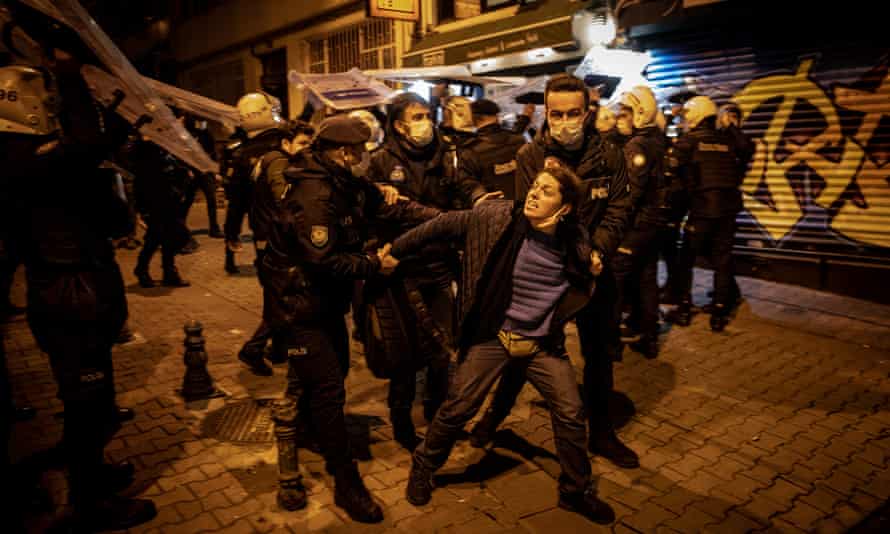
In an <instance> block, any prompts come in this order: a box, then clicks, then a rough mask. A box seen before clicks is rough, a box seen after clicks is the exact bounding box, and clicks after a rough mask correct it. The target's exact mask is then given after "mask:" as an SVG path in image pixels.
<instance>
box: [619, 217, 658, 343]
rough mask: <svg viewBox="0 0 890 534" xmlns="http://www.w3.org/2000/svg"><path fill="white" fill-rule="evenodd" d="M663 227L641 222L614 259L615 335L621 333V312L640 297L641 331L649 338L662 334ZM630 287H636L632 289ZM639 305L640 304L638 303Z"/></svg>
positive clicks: (622, 244)
mask: <svg viewBox="0 0 890 534" xmlns="http://www.w3.org/2000/svg"><path fill="white" fill-rule="evenodd" d="M660 232H661V228H659V227H658V226H655V225H640V227H639V228H632V229H631V230H630V231H629V232H628V233H627V235H626V236H625V237H624V240H623V241H622V242H621V246H620V247H618V251H617V253H616V254H615V256H614V258H613V260H612V271H613V272H614V274H615V282H616V288H617V292H616V298H615V304H614V310H613V312H612V335H613V336H618V337H620V335H619V328H618V327H619V325H620V323H621V312H622V310H623V307H624V304H625V302H627V301H633V300H638V302H639V306H638V310H639V316H638V317H637V321H638V324H637V326H638V327H639V331H640V334H642V336H643V337H646V338H650V339H651V338H654V337H656V336H657V335H658V253H659V249H660V246H661V244H660V242H659V234H660ZM629 287H634V288H636V290H635V291H628V288H629ZM635 307H636V306H635Z"/></svg>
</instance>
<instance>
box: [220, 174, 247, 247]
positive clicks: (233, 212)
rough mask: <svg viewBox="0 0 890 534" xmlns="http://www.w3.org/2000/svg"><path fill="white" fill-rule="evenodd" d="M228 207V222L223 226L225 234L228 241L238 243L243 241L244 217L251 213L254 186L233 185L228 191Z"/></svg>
mask: <svg viewBox="0 0 890 534" xmlns="http://www.w3.org/2000/svg"><path fill="white" fill-rule="evenodd" d="M226 197H227V198H228V201H229V203H228V206H227V207H226V220H225V223H224V224H223V233H225V234H226V241H238V240H240V239H241V226H242V225H243V224H244V217H245V216H247V215H248V214H249V213H250V203H251V202H252V199H253V185H252V184H246V185H245V184H240V185H231V186H229V189H228V191H227V194H226Z"/></svg>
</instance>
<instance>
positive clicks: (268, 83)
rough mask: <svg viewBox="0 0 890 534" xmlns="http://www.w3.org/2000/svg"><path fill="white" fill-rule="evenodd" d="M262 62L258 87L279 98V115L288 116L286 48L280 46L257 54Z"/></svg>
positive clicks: (286, 117) (287, 117)
mask: <svg viewBox="0 0 890 534" xmlns="http://www.w3.org/2000/svg"><path fill="white" fill-rule="evenodd" d="M259 59H260V62H262V64H263V74H262V75H261V76H260V87H261V88H262V89H263V91H265V92H267V93H269V94H270V95H272V96H275V97H277V98H278V99H279V100H281V116H282V117H284V118H285V119H289V118H290V113H289V112H288V98H287V49H285V48H281V49H279V50H275V51H273V52H269V53H266V54H262V55H260V56H259Z"/></svg>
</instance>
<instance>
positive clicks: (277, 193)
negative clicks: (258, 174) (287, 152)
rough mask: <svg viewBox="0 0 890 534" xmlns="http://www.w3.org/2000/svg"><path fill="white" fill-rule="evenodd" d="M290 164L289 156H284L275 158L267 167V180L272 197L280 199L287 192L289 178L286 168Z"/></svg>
mask: <svg viewBox="0 0 890 534" xmlns="http://www.w3.org/2000/svg"><path fill="white" fill-rule="evenodd" d="M288 165H289V162H288V160H287V158H285V157H284V156H281V157H278V158H275V159H273V160H272V162H271V163H269V166H268V167H267V168H266V180H267V181H268V183H269V190H270V191H272V198H274V199H275V201H276V202H277V201H280V200H281V199H282V198H284V194H285V192H287V183H288V182H287V178H286V177H285V176H284V169H286V168H287V167H288Z"/></svg>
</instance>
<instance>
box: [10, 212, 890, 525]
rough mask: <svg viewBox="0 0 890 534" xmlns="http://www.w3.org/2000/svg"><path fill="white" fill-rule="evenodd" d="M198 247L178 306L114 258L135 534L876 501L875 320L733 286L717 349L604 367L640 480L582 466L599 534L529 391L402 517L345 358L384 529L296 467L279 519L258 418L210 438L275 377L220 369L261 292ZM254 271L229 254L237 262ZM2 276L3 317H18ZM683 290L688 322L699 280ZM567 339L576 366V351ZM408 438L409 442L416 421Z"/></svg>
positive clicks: (402, 475)
mask: <svg viewBox="0 0 890 534" xmlns="http://www.w3.org/2000/svg"><path fill="white" fill-rule="evenodd" d="M202 212H203V206H197V207H196V209H195V210H193V222H194V224H193V227H196V228H202V227H203V225H204V224H206V222H205V221H206V219H204V218H203V213H202ZM197 238H198V241H199V242H200V243H201V248H200V249H199V250H198V252H196V253H194V254H192V255H189V256H184V257H180V259H179V260H178V263H179V265H180V270H181V271H182V273H183V274H184V275H185V276H186V277H187V278H189V279H190V280H191V282H192V287H190V288H185V289H176V290H168V289H161V288H159V289H151V290H143V289H140V288H139V287H138V286H137V285H136V281H135V277H134V276H133V275H132V269H133V266H134V262H135V256H136V252H135V251H121V253H120V254H119V259H120V263H121V265H122V268H123V271H124V275H125V280H126V283H127V286H128V287H127V289H128V298H129V303H130V314H131V320H130V325H131V327H132V329H133V330H134V331H135V332H136V340H135V341H133V342H130V343H128V344H126V345H123V346H119V347H118V348H117V349H116V350H115V369H116V373H117V383H118V392H119V393H118V400H119V403H120V404H121V405H122V406H129V407H132V408H134V409H135V410H136V412H137V415H136V418H135V420H134V421H132V422H130V423H127V424H126V425H125V426H124V428H123V429H122V430H121V431H120V432H119V433H118V434H117V436H116V437H115V439H114V440H113V441H112V442H111V444H110V446H109V447H108V449H107V453H108V456H110V457H111V458H112V459H114V460H125V459H127V460H130V461H132V462H133V463H135V464H136V466H137V473H138V474H137V481H136V483H135V484H134V485H133V486H132V488H131V489H130V490H129V491H128V493H129V494H131V495H140V496H145V497H150V498H152V499H154V501H155V502H156V504H157V505H158V509H159V515H158V517H157V518H156V519H155V520H154V521H152V522H151V523H149V524H147V525H144V526H143V527H140V528H139V529H137V531H139V532H177V533H191V532H199V531H205V530H206V531H218V532H254V531H257V532H306V531H321V530H324V531H327V532H371V531H373V532H378V531H386V532H432V531H442V532H462V533H476V532H504V531H506V532H525V531H530V532H548V533H549V534H552V533H555V532H582V531H585V532H589V531H599V530H602V531H605V530H613V531H615V532H628V531H639V532H656V531H657V532H662V531H665V532H672V531H678V532H692V531H705V532H708V531H711V532H721V533H723V532H742V531H781V532H796V531H810V532H812V531H817V532H842V531H845V530H847V529H849V528H851V527H853V526H854V525H857V524H858V523H860V522H861V521H862V520H863V519H864V518H865V517H866V516H867V515H868V514H869V513H870V512H872V511H873V510H875V509H877V508H878V507H880V506H881V505H882V504H883V503H884V502H886V501H887V499H888V497H890V431H888V428H890V410H888V406H890V403H888V395H890V380H888V371H890V307H887V306H880V305H876V304H871V303H867V302H863V301H857V300H853V299H847V298H842V297H838V296H833V295H827V294H824V293H819V292H816V291H810V290H806V289H801V288H796V287H791V286H783V285H777V284H772V283H768V282H764V281H758V280H752V279H740V285H741V287H742V290H743V292H744V294H745V295H746V296H747V300H746V301H745V303H744V304H743V305H742V306H741V308H740V310H739V312H738V316H737V317H736V318H735V320H734V321H733V322H732V323H731V324H730V326H729V327H728V328H727V330H726V331H725V332H724V333H722V334H714V333H711V332H710V330H709V329H708V325H707V317H706V316H705V315H703V314H700V315H698V316H697V317H696V319H695V321H694V322H693V324H692V326H691V327H689V328H673V329H671V330H670V331H667V332H666V333H665V335H664V336H663V350H662V353H661V355H660V356H659V357H658V358H657V359H654V360H647V359H644V358H642V357H641V356H640V355H638V354H635V353H633V352H631V351H630V350H628V351H626V352H625V356H624V361H623V362H622V363H620V364H617V366H616V375H617V376H616V383H617V390H618V391H619V392H620V393H619V394H618V396H617V397H616V400H618V401H624V402H623V403H620V402H619V403H618V404H623V405H624V410H619V413H616V414H615V415H616V417H618V418H619V419H621V420H620V421H619V422H620V424H621V425H622V427H621V430H620V434H621V436H622V437H623V439H625V440H626V441H627V442H628V443H629V445H630V446H632V447H633V448H634V449H635V450H636V451H638V452H639V453H640V456H641V461H642V467H641V468H639V469H635V470H622V469H617V468H615V467H613V466H612V465H610V464H608V463H606V462H604V461H603V460H602V459H599V458H593V459H592V460H591V462H592V464H593V469H594V473H595V474H596V475H597V476H598V477H599V492H600V494H601V495H602V496H603V497H604V498H605V499H606V500H608V501H609V502H610V503H611V505H612V506H613V507H614V508H615V510H616V514H617V520H616V522H615V523H614V524H613V525H611V526H602V527H601V526H597V525H594V524H592V523H588V522H587V521H585V520H584V519H582V518H580V517H579V516H576V515H573V514H570V513H567V512H565V511H562V510H561V509H559V508H557V507H556V498H557V495H556V487H557V484H556V476H557V474H558V463H557V461H556V459H555V456H554V454H553V452H554V450H555V449H554V444H553V434H552V432H551V429H550V420H549V417H548V415H547V413H546V411H545V409H544V408H543V406H542V405H541V403H540V399H539V397H538V396H537V395H536V393H534V392H533V390H532V389H531V388H530V387H529V388H527V389H526V390H525V391H524V392H523V395H522V401H521V403H520V404H519V405H518V406H517V407H516V408H515V409H514V412H513V414H512V415H511V417H510V419H509V420H508V421H507V424H506V425H505V426H504V429H503V430H502V431H501V432H500V433H499V434H498V436H497V440H496V446H495V447H494V448H493V449H492V450H491V451H488V452H486V451H481V450H476V449H472V448H471V447H469V445H468V444H467V443H466V442H465V441H463V442H461V443H459V445H458V447H457V448H456V449H455V452H454V454H453V456H452V458H451V459H450V460H449V462H448V464H447V465H446V467H445V468H444V469H443V470H442V471H441V472H440V474H439V476H438V477H437V484H438V486H439V489H438V490H437V491H436V492H435V493H434V496H433V500H432V502H431V503H430V504H428V505H427V506H424V507H421V508H415V507H414V506H411V505H410V504H408V503H407V502H406V501H405V497H404V490H405V481H406V479H407V477H408V469H409V466H410V457H409V455H408V453H407V452H405V451H404V450H402V449H401V448H399V446H398V445H397V444H396V443H395V442H394V441H393V440H392V431H391V427H390V426H389V422H388V417H387V410H386V406H385V397H386V387H387V385H386V382H385V381H382V380H378V379H375V378H374V377H373V376H372V375H371V373H370V372H369V371H368V370H367V368H366V366H365V364H364V361H363V357H362V354H361V349H360V347H358V346H354V347H353V353H352V370H351V372H350V375H349V378H348V380H347V391H348V405H347V411H348V413H349V422H350V429H351V433H352V435H353V438H354V441H355V445H356V452H357V454H358V455H359V456H360V457H361V461H360V470H361V472H362V473H363V474H364V476H365V481H366V483H367V485H368V486H369V488H370V489H371V491H372V493H373V494H374V495H375V497H376V498H377V499H378V500H379V501H380V502H381V504H382V505H384V507H385V514H386V519H385V521H384V523H382V524H380V525H373V526H367V525H359V524H356V523H353V522H351V521H350V520H349V519H348V518H347V516H346V515H345V514H344V513H343V512H342V511H341V510H340V509H339V508H337V507H335V506H334V505H333V503H332V491H331V488H332V480H331V478H330V477H329V476H328V475H327V474H326V473H325V470H324V468H323V467H324V466H323V462H322V461H321V458H320V457H319V456H317V455H314V454H312V453H310V452H306V453H302V452H301V454H302V459H303V460H304V463H303V464H302V468H303V469H304V471H305V479H306V482H307V485H308V487H309V491H310V493H311V500H310V504H309V506H308V508H307V509H305V510H302V511H299V512H295V513H283V512H282V511H280V510H278V508H277V507H276V505H275V488H276V453H275V448H274V445H273V443H272V442H271V440H267V439H266V438H270V437H271V434H270V431H271V429H270V428H269V426H268V419H267V418H266V419H263V418H262V417H260V418H259V419H258V421H257V425H256V427H255V428H254V430H256V432H255V433H254V436H259V437H258V438H257V439H258V440H259V441H256V442H254V443H245V442H231V441H226V440H224V439H221V438H220V436H219V430H220V429H219V427H218V425H217V423H218V422H219V421H220V420H221V419H222V415H223V414H224V412H223V411H222V410H225V409H234V408H233V407H235V408H237V407H245V406H246V407H250V406H252V404H250V403H249V401H250V399H268V398H274V397H277V396H279V395H281V394H282V392H283V389H284V375H285V371H286V368H285V366H282V365H278V366H276V369H275V375H274V376H273V377H271V378H258V377H255V376H253V375H252V374H250V373H248V372H246V371H245V369H244V368H243V367H242V366H241V365H240V364H239V363H238V362H237V360H236V358H235V356H236V352H237V350H238V349H239V347H240V345H241V344H242V343H243V342H244V341H245V339H247V337H248V336H249V334H250V333H251V332H252V330H253V328H254V327H255V326H256V325H257V323H258V321H259V314H260V292H259V289H258V285H257V282H256V280H255V277H254V275H253V270H252V268H245V269H244V271H245V272H244V273H242V274H241V275H237V276H228V275H226V274H225V273H224V272H223V268H222V267H223V244H222V241H221V240H211V239H209V238H207V236H206V235H205V234H200V235H198V237H197ZM252 259H253V253H252V251H251V250H250V247H249V246H248V245H247V244H246V245H245V252H244V253H242V254H241V255H240V261H241V262H242V263H247V262H248V261H252ZM159 261H160V258H158V259H156V260H155V262H156V263H155V264H154V267H153V269H154V271H155V274H156V276H158V277H159V275H160V273H159V269H160V266H159V264H158V263H157V262H159ZM19 275H20V276H19V279H18V280H17V285H16V292H15V294H14V298H15V300H16V301H17V302H19V303H23V302H24V288H23V287H22V281H21V273H19ZM696 277H697V291H696V300H697V301H698V302H699V303H702V302H703V301H704V300H705V295H704V293H705V284H706V283H708V282H709V276H708V274H707V273H706V272H697V274H696ZM191 319H195V320H198V321H200V322H201V323H202V324H203V325H204V335H205V337H206V339H207V351H208V353H209V355H210V364H209V370H210V372H211V374H212V375H213V377H214V378H215V379H216V381H217V385H218V386H219V387H220V388H221V389H223V390H224V391H225V392H226V393H227V394H228V397H227V398H225V399H214V400H211V401H209V402H198V403H192V404H189V405H186V404H184V403H183V401H182V400H181V398H180V397H179V396H178V395H177V393H176V391H177V389H178V388H179V387H180V386H181V383H182V377H183V370H184V366H183V359H182V354H183V345H182V341H183V337H184V336H183V330H182V326H183V324H184V323H186V322H187V321H188V320H191ZM7 330H8V332H7V334H8V335H7V348H8V353H9V367H10V371H11V374H12V379H13V382H14V389H15V397H16V401H17V402H18V403H19V404H21V405H32V406H35V407H36V408H37V409H38V415H37V417H36V419H35V420H33V421H30V422H26V423H20V424H18V425H17V427H16V428H15V431H14V444H13V448H14V454H15V455H16V458H17V459H19V460H21V459H27V460H28V461H29V465H31V464H33V465H35V466H37V467H39V468H40V469H41V471H42V474H41V475H40V476H41V477H42V483H43V485H44V486H45V487H47V488H49V489H50V494H51V497H52V499H53V501H54V502H55V504H56V505H60V504H62V503H64V501H65V491H64V478H63V476H62V473H61V472H60V471H59V467H58V464H57V462H53V460H52V454H45V453H46V452H47V451H51V450H52V447H53V446H54V445H55V444H56V443H57V441H58V439H59V437H60V435H61V425H60V423H59V420H58V418H57V417H56V416H55V414H57V413H58V412H59V410H60V409H61V405H60V403H59V402H58V401H57V399H56V398H55V384H54V382H53V379H52V376H51V374H50V371H49V367H48V364H47V359H46V357H45V356H44V355H43V354H42V353H41V352H40V351H39V350H38V349H37V348H36V346H35V344H34V341H33V339H32V338H31V336H30V334H29V332H28V329H27V324H26V322H25V321H24V320H17V321H14V322H12V323H10V324H9V325H7ZM570 334H571V335H570V342H571V344H570V352H571V355H572V359H573V361H574V362H575V363H576V365H580V361H579V359H578V347H577V335H576V334H575V332H574V331H572V332H571V333H570ZM579 377H580V373H579ZM418 396H420V395H418ZM418 408H419V405H418ZM415 419H416V421H417V423H418V425H419V429H420V431H421V432H423V431H424V430H425V423H424V422H423V417H422V410H420V409H418V410H416V411H415ZM223 437H225V436H223ZM46 521H47V520H46V516H44V515H39V514H37V515H33V516H32V518H31V520H30V524H31V525H32V526H33V527H34V530H35V531H39V530H40V529H41V528H42V527H43V526H44V525H45V524H46Z"/></svg>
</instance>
